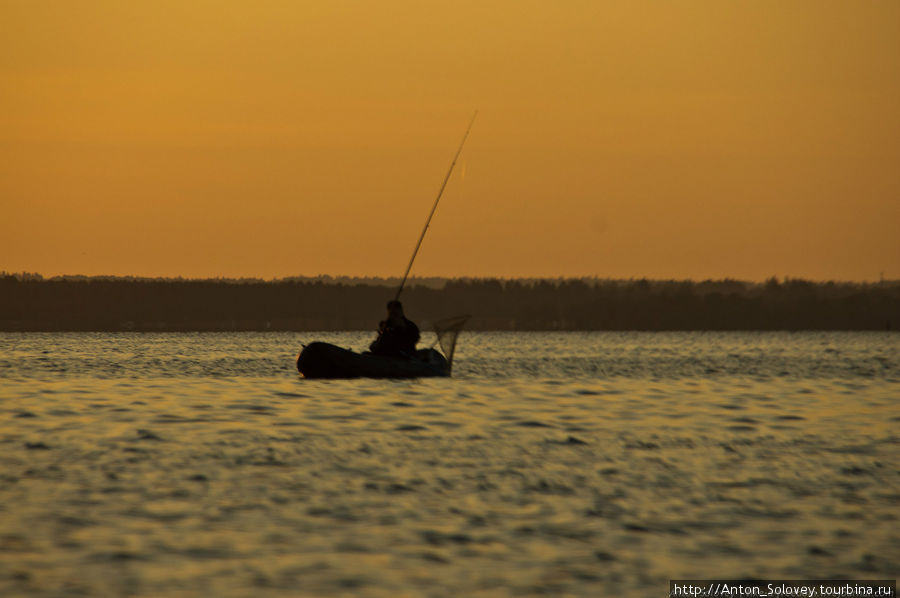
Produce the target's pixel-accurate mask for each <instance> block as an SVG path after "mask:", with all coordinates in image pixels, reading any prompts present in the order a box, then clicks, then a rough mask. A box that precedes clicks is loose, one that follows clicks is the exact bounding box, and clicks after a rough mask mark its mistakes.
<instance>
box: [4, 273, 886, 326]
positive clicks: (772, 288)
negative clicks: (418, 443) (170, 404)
mask: <svg viewBox="0 0 900 598" xmlns="http://www.w3.org/2000/svg"><path fill="white" fill-rule="evenodd" d="M389 282H393V281H379V280H377V279H359V280H354V279H332V278H324V277H319V278H293V279H282V280H274V281H262V280H256V279H251V280H240V281H235V280H226V279H214V280H185V279H140V278H113V277H58V278H52V279H43V278H42V277H40V276H39V275H34V274H7V273H3V274H0V331H77V330H83V331H118V330H135V331H217V330H222V331H225V330H294V331H309V330H369V329H373V328H374V327H375V326H376V325H377V322H378V321H379V320H380V319H381V318H382V317H383V315H384V305H385V303H386V301H388V300H389V299H391V298H392V297H393V294H394V292H395V288H396V287H394V286H392V285H390V284H388V283H389ZM440 282H441V281H436V280H435V279H427V280H425V281H423V282H422V283H421V284H419V283H416V281H415V280H414V281H413V284H412V285H411V286H409V287H408V288H407V289H406V290H404V293H403V297H402V300H403V302H404V305H405V307H406V312H407V315H408V316H409V317H410V318H412V319H413V320H415V321H417V322H418V323H419V324H420V326H421V327H422V328H423V329H424V328H427V327H429V326H430V324H431V323H432V322H434V321H436V320H440V319H442V318H445V317H448V316H454V315H460V314H465V313H468V314H471V315H472V319H471V321H470V322H469V324H468V325H467V328H468V329H473V330H885V329H892V328H895V327H896V326H897V324H898V323H900V281H885V282H880V283H846V282H810V281H807V280H800V279H786V280H782V281H779V280H777V279H775V278H771V279H769V280H768V281H766V282H764V283H751V282H742V281H738V280H708V281H702V282H694V281H651V280H644V279H642V280H604V279H558V280H530V279H529V280H525V279H509V280H508V279H502V280H501V279H448V280H444V281H442V284H440Z"/></svg>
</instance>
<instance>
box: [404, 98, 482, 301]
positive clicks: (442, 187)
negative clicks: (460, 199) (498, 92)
mask: <svg viewBox="0 0 900 598" xmlns="http://www.w3.org/2000/svg"><path fill="white" fill-rule="evenodd" d="M476 116H478V111H477V110H476V111H475V114H473V115H472V120H471V121H469V126H468V128H467V129H466V134H465V135H463V138H462V141H461V142H460V144H459V149H457V150H456V155H455V156H453V162H451V163H450V169H449V170H448V171H447V176H445V177H444V182H443V183H441V190H440V191H438V194H437V198H435V200H434V205H433V206H431V212H429V213H428V219H427V220H425V227H424V228H423V229H422V234H421V235H419V240H418V242H416V248H415V249H414V250H413V254H412V257H411V258H409V264H408V265H407V266H406V272H404V273H403V280H401V281H400V288H398V289H397V294H396V295H395V296H394V301H399V300H400V293H402V292H403V286H404V285H405V284H406V279H407V277H409V271H410V270H411V269H412V265H413V262H414V261H416V255H418V253H419V247H421V246H422V240H423V239H424V238H425V233H426V232H428V225H429V224H431V217H432V216H434V211H435V210H437V206H438V202H439V201H441V195H443V194H444V188H445V187H446V186H447V181H449V180H450V175H451V174H452V173H453V167H454V166H456V160H457V159H459V154H460V153H461V152H462V148H463V146H464V145H465V144H466V138H467V137H468V136H469V131H471V130H472V125H473V124H475V117H476Z"/></svg>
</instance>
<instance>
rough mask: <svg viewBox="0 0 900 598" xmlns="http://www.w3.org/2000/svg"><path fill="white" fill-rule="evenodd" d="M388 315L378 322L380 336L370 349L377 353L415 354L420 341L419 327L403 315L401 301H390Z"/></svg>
mask: <svg viewBox="0 0 900 598" xmlns="http://www.w3.org/2000/svg"><path fill="white" fill-rule="evenodd" d="M387 310H388V316H387V319H386V320H382V321H381V322H380V323H379V324H378V338H376V339H375V340H374V341H373V342H372V344H371V345H369V350H370V351H371V352H372V353H375V354H376V355H387V356H391V357H402V356H410V355H414V354H415V352H416V343H418V342H419V327H418V326H416V325H415V324H414V323H413V322H412V321H411V320H409V319H408V318H407V317H406V316H404V315H403V305H401V304H400V302H399V301H389V302H388V304H387Z"/></svg>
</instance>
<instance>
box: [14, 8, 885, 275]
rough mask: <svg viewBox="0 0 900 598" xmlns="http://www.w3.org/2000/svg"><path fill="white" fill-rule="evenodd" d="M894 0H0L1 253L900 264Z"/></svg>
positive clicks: (588, 269) (154, 258) (558, 267)
mask: <svg viewBox="0 0 900 598" xmlns="http://www.w3.org/2000/svg"><path fill="white" fill-rule="evenodd" d="M898 107H900V2H898V1H897V0H882V1H875V0H853V1H846V0H840V1H832V0H808V1H793V0H772V1H765V0H753V1H752V2H750V1H747V2H735V1H723V0H712V1H707V0H684V1H666V2H655V1H640V0H638V1H624V0H623V1H604V0H587V1H574V0H572V1H560V2H547V1H546V0H542V1H530V0H495V1H485V0H479V1H459V2H430V1H422V0H409V1H407V0H383V1H381V2H367V1H359V2H350V1H343V0H327V1H326V0H316V1H302V0H292V1H288V0H280V1H276V0H255V1H254V2H249V1H246V0H242V1H236V0H192V1H190V2H185V1H183V0H172V1H170V0H152V1H150V0H130V1H122V0H85V1H82V2H69V1H63V0H56V1H54V0H50V1H46V2H35V1H33V0H0V270H6V271H11V272H20V271H31V272H39V273H42V274H44V275H45V276H47V275H51V276H52V275H57V274H88V275H94V274H115V275H141V276H185V277H213V276H227V277H241V276H253V277H263V278H272V277H282V276H293V275H317V274H332V275H378V276H399V275H401V274H402V273H403V269H404V268H405V266H406V262H407V260H408V259H409V255H410V253H411V251H412V249H413V246H414V244H415V241H416V238H417V236H418V234H419V232H420V230H421V227H422V224H423V223H424V220H425V217H426V216H427V214H428V210H429V209H430V207H431V203H432V202H433V200H434V197H435V195H436V193H437V191H438V188H439V186H440V183H441V180H442V179H443V177H444V175H445V173H446V170H447V168H448V166H449V164H450V160H451V159H452V157H453V154H454V152H455V150H456V147H457V145H458V144H459V141H460V139H461V137H462V134H463V132H464V130H465V127H466V125H467V123H468V121H469V119H470V117H471V115H472V113H473V112H474V111H475V110H476V109H478V110H479V115H478V119H477V120H476V122H475V126H474V128H473V129H472V133H471V136H470V138H469V140H468V142H467V145H466V147H465V149H464V151H463V153H462V156H461V158H460V162H459V164H458V165H457V170H456V171H455V173H454V175H453V177H452V178H451V180H450V183H449V185H448V187H447V190H446V193H445V195H444V198H443V199H442V202H441V205H440V207H439V208H438V211H437V214H436V216H435V218H434V221H433V222H432V227H431V230H430V231H429V233H428V237H427V238H426V239H425V242H424V244H423V246H422V250H421V252H420V254H419V257H418V259H417V261H416V264H415V267H414V268H413V274H415V275H421V276H425V275H441V276H503V277H508V276H530V277H531V276H551V277H557V276H601V277H614V278H631V277H650V278H695V279H705V278H723V277H733V278H742V279H750V280H761V279H764V278H766V277H768V276H772V275H776V276H779V277H781V276H792V277H804V278H811V279H842V280H877V279H878V278H879V276H880V275H881V273H883V274H884V276H885V278H900V108H898Z"/></svg>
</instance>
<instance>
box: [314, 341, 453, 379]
mask: <svg viewBox="0 0 900 598" xmlns="http://www.w3.org/2000/svg"><path fill="white" fill-rule="evenodd" d="M297 371H299V372H300V373H301V374H303V377H304V378H424V377H433V376H449V375H450V364H449V363H447V360H446V359H445V358H444V356H443V355H441V354H440V353H438V352H437V351H435V350H434V349H420V350H418V351H416V355H415V357H387V356H384V355H375V354H373V353H356V352H355V351H350V350H349V349H342V348H341V347H338V346H336V345H332V344H330V343H322V342H315V343H310V344H309V345H307V346H306V347H304V348H303V350H302V351H301V352H300V355H298V356H297Z"/></svg>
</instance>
